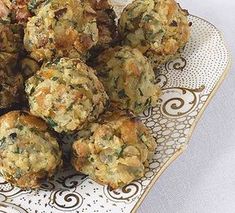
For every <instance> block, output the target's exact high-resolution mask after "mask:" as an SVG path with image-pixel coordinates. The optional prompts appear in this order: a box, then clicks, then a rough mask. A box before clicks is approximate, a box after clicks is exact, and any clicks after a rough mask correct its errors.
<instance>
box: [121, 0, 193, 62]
mask: <svg viewBox="0 0 235 213" xmlns="http://www.w3.org/2000/svg"><path fill="white" fill-rule="evenodd" d="M187 15H188V12H187V11H186V10H183V9H181V8H180V6H179V5H178V4H177V3H176V1H175V0H135V1H133V2H132V3H130V4H129V5H128V6H127V7H126V8H125V9H124V11H123V13H122V15H121V17H120V20H119V31H120V34H121V36H122V38H123V39H124V43H125V44H126V45H130V46H131V47H133V48H138V49H139V50H140V51H141V52H142V53H143V54H144V55H145V56H147V57H148V58H149V60H150V61H151V62H152V64H153V65H154V66H155V67H157V66H158V65H159V64H162V63H165V62H167V61H168V60H170V59H172V58H174V57H176V55H177V53H180V52H181V51H182V50H183V48H184V46H185V45H186V43H187V42H188V40H189V37H190V24H189V22H188V18H187Z"/></svg>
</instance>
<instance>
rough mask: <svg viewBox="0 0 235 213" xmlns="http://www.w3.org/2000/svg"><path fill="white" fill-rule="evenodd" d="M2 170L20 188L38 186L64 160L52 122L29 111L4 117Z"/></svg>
mask: <svg viewBox="0 0 235 213" xmlns="http://www.w3.org/2000/svg"><path fill="white" fill-rule="evenodd" d="M0 159H1V161H0V172H1V174H2V176H3V177H4V178H5V179H6V180H7V181H9V182H10V183H12V184H13V185H15V186H18V187H20V188H26V189H29V188H38V187H39V186H40V184H41V182H42V181H43V180H44V179H47V178H49V177H51V176H52V175H53V174H54V173H55V171H56V170H57V168H58V167H60V165H61V164H62V160H61V151H60V148H59V145H58V143H57V141H56V139H55V138H54V137H53V136H52V135H51V134H50V133H49V132H48V126H47V125H46V123H45V122H44V121H43V120H41V119H40V118H37V117H34V116H32V115H30V114H29V113H27V112H23V111H12V112H9V113H7V114H5V115H3V116H2V117H0Z"/></svg>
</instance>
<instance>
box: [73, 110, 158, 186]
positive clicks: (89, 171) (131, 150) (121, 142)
mask: <svg viewBox="0 0 235 213" xmlns="http://www.w3.org/2000/svg"><path fill="white" fill-rule="evenodd" d="M89 131H90V133H89V134H88V135H87V136H86V137H84V138H81V139H79V140H77V141H75V142H74V144H73V146H72V151H73V155H72V164H73V166H74V168H75V169H76V170H77V171H79V172H82V173H84V174H86V175H89V176H90V177H91V178H92V179H94V180H95V181H97V182H99V183H101V184H107V185H109V186H110V187H111V188H112V189H116V188H118V187H122V186H124V185H126V184H128V183H130V182H132V181H133V180H136V179H139V178H141V177H143V176H144V173H145V167H146V166H147V165H148V161H149V160H150V159H151V158H152V156H153V154H154V150H155V148H156V142H155V140H154V138H153V137H152V136H151V134H150V132H149V130H148V129H147V128H146V127H145V126H144V125H143V124H142V123H141V122H140V121H139V120H137V119H135V118H134V117H132V116H131V115H127V114H125V113H124V112H120V111H117V110H116V112H107V113H106V114H105V115H104V116H103V117H101V119H100V120H99V122H98V123H94V124H91V126H90V128H89Z"/></svg>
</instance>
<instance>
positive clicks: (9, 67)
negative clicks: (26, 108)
mask: <svg viewBox="0 0 235 213" xmlns="http://www.w3.org/2000/svg"><path fill="white" fill-rule="evenodd" d="M16 60H17V57H16V55H15V54H10V53H1V52H0V110H2V109H6V108H10V107H11V106H12V105H14V104H16V103H19V102H21V98H22V96H23V90H24V89H23V77H22V75H21V74H19V73H17V72H15V70H14V69H15V65H16Z"/></svg>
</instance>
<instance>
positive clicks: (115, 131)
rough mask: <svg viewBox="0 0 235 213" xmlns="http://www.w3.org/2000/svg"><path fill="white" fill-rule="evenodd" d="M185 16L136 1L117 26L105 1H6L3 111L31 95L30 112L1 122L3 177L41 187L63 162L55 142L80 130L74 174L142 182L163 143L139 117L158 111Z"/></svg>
mask: <svg viewBox="0 0 235 213" xmlns="http://www.w3.org/2000/svg"><path fill="white" fill-rule="evenodd" d="M187 15H188V14H187V12H186V11H185V10H182V9H181V8H180V6H179V5H178V4H177V3H176V2H175V0H135V1H133V2H132V3H131V4H129V5H128V6H127V7H126V8H125V9H124V11H123V13H122V15H121V17H120V19H119V21H118V22H117V21H116V18H117V17H116V14H115V12H114V10H113V8H112V5H111V4H110V2H109V1H108V0H64V1H61V0H14V1H10V0H3V1H1V2H0V110H1V109H4V112H5V111H6V110H7V111H10V110H12V106H13V105H17V106H19V105H20V104H22V103H25V97H27V101H28V104H29V105H28V107H29V109H28V111H30V113H29V112H26V111H24V110H23V109H21V110H20V111H12V112H9V113H6V114H5V115H3V116H2V117H1V118H0V159H1V161H0V172H1V174H2V176H3V177H4V178H5V179H6V180H8V181H9V182H11V183H13V184H15V185H17V186H19V187H22V188H37V187H39V186H40V184H41V183H42V181H43V180H44V179H47V178H50V177H51V176H52V175H53V174H54V173H55V172H56V171H57V170H58V169H60V168H61V165H62V159H61V156H62V153H61V149H60V146H59V143H58V142H59V141H58V138H57V137H56V136H55V135H58V134H71V133H72V134H73V133H76V135H78V136H79V138H77V139H76V140H75V141H74V143H73V145H72V150H71V152H72V159H71V162H72V165H73V166H74V168H75V169H76V170H77V171H79V172H82V173H84V174H87V175H89V176H90V177H91V178H93V179H94V180H96V181H97V182H99V183H103V184H108V185H109V186H110V187H112V188H118V187H121V186H124V185H126V184H128V183H130V182H131V181H133V180H136V179H139V178H141V177H143V175H144V173H145V169H146V166H148V162H149V160H151V157H152V156H153V154H154V151H155V148H156V142H155V140H154V138H153V136H152V135H151V133H150V131H149V130H148V129H147V128H146V127H145V126H144V125H143V124H142V123H141V122H140V121H139V120H138V119H137V118H136V117H135V116H137V115H138V114H139V113H142V112H143V111H145V110H146V109H148V108H149V107H154V106H156V104H157V101H158V99H159V97H160V95H161V89H160V87H159V85H157V82H156V76H155V72H154V70H155V69H156V68H158V66H159V65H161V64H162V63H165V62H167V61H168V60H170V59H172V58H174V57H176V56H177V54H179V53H180V52H181V51H182V50H183V48H184V46H185V45H186V43H187V41H188V40H189V36H190V24H189V23H188V19H187ZM116 23H118V25H117V24H116ZM25 107H27V104H26V105H25V106H24V109H25ZM55 132H57V134H54V133H55Z"/></svg>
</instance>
